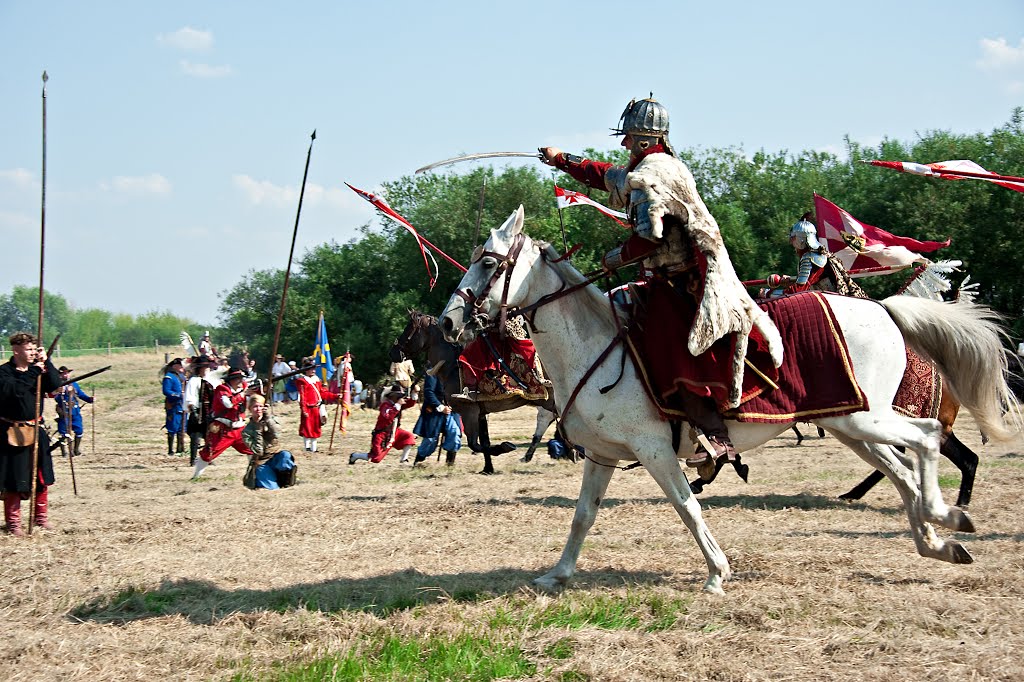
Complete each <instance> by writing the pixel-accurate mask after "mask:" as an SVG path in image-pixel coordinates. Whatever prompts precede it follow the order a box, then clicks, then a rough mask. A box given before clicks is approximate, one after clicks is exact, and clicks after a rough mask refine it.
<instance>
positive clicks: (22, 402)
mask: <svg viewBox="0 0 1024 682" xmlns="http://www.w3.org/2000/svg"><path fill="white" fill-rule="evenodd" d="M10 344H11V351H12V354H11V359H10V360H9V361H8V362H6V363H4V364H2V365H0V494H2V495H3V499H4V519H5V520H6V521H7V532H8V533H10V534H11V535H14V536H16V537H20V536H21V535H22V530H21V501H22V500H27V499H28V498H29V497H30V496H31V494H32V453H33V452H35V440H34V439H35V438H39V439H42V440H41V442H40V446H39V460H38V468H37V476H38V480H37V481H36V499H35V512H36V525H38V526H39V527H41V528H50V527H51V526H50V523H49V521H48V519H47V487H48V486H50V485H53V460H52V459H51V458H50V443H49V437H48V436H47V434H46V431H44V430H43V429H42V428H40V426H41V423H42V417H41V415H42V405H41V404H40V405H36V378H37V377H39V376H40V375H42V396H45V395H46V394H47V393H49V392H52V391H54V390H56V389H57V387H58V386H59V385H60V374H58V372H57V369H56V368H55V367H54V366H53V363H51V362H50V360H49V359H48V358H47V357H46V350H45V349H44V348H42V347H41V346H40V345H39V341H38V339H36V337H34V336H32V335H31V334H28V333H26V332H19V333H17V334H15V335H14V336H12V337H11V338H10ZM41 402H42V401H41V400H40V403H41ZM37 408H38V413H39V415H40V419H39V422H38V423H37V422H36V413H37ZM33 427H34V428H33ZM33 436H34V438H33Z"/></svg>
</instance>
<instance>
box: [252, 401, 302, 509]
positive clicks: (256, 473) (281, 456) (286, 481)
mask: <svg viewBox="0 0 1024 682" xmlns="http://www.w3.org/2000/svg"><path fill="white" fill-rule="evenodd" d="M278 432H279V429H278V423H277V419H275V418H274V416H273V415H272V414H270V412H269V411H267V407H266V400H265V399H264V398H263V396H260V395H254V396H250V397H249V423H248V424H246V426H245V429H244V430H243V431H242V441H243V442H245V444H246V445H248V446H249V449H251V450H252V455H251V456H250V457H249V468H248V469H246V471H245V476H244V477H243V478H242V484H243V485H245V487H246V488H252V489H256V488H266V489H267V490H277V489H279V488H287V487H289V486H293V485H295V474H296V473H297V472H298V467H297V466H296V465H295V458H294V457H292V453H290V452H288V451H287V450H280V449H278V444H277V439H278Z"/></svg>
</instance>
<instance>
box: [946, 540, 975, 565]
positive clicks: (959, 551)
mask: <svg viewBox="0 0 1024 682" xmlns="http://www.w3.org/2000/svg"><path fill="white" fill-rule="evenodd" d="M949 547H950V549H951V550H952V563H954V564H973V563H974V557H972V556H971V553H970V552H968V551H967V548H966V547H964V546H963V545H961V544H960V543H959V542H951V543H950V545H949Z"/></svg>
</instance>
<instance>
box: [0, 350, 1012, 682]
mask: <svg viewBox="0 0 1024 682" xmlns="http://www.w3.org/2000/svg"><path fill="white" fill-rule="evenodd" d="M109 361H110V358H107V357H106V356H97V357H86V358H77V359H76V360H75V363H74V364H73V365H72V366H73V367H75V368H76V370H77V371H78V372H84V371H88V370H90V369H93V368H95V367H99V366H102V365H106V364H109ZM113 361H114V363H115V368H114V369H113V370H112V371H110V372H108V373H107V374H104V375H102V376H100V377H97V379H101V381H100V380H97V381H96V382H95V387H96V389H97V390H98V391H99V402H98V407H97V410H96V438H95V452H93V450H92V447H91V442H90V437H89V431H90V413H89V408H86V410H85V418H86V419H85V421H86V441H85V454H84V456H83V457H81V458H79V459H76V460H75V471H76V474H77V482H78V495H77V496H75V495H74V494H73V492H72V482H71V475H70V472H69V469H68V463H67V461H66V460H65V461H58V462H57V463H56V467H57V476H58V482H57V485H56V486H55V487H54V488H53V489H52V491H51V517H52V520H53V521H54V523H55V524H56V529H55V530H52V531H39V530H38V529H37V530H36V532H35V533H34V534H33V536H32V537H31V538H28V539H25V540H17V539H14V538H11V537H8V536H3V537H0V551H2V552H3V564H2V566H3V568H2V569H0V620H2V622H3V623H4V627H5V635H4V637H3V639H2V643H0V679H3V680H9V681H13V680H88V681H89V682H100V681H105V680H322V679H352V680H358V679H367V680H447V679H454V680H492V679H509V680H559V681H564V682H572V681H580V680H594V681H611V680H705V679H712V680H849V679H857V680H886V681H888V680H899V679H907V680H1020V679H1024V655H1022V654H1021V652H1022V651H1024V552H1022V548H1024V523H1022V518H1024V514H1022V511H1021V501H1020V500H1021V490H1022V488H1024V454H1022V453H1024V450H1022V447H1021V443H1019V442H1017V443H1011V444H1009V445H988V446H982V445H981V443H980V438H979V436H978V434H977V432H976V431H975V430H974V429H973V426H972V423H971V421H970V418H969V416H966V415H965V416H964V418H963V421H962V423H961V424H958V427H959V428H958V435H959V436H960V438H961V440H963V441H964V442H965V443H966V444H967V445H969V446H970V447H972V448H974V449H975V450H976V451H977V452H978V453H979V454H980V455H981V458H982V465H981V467H980V470H979V474H978V482H977V485H976V487H975V495H974V501H973V503H972V505H971V513H972V516H973V518H974V521H975V523H976V525H977V528H978V533H977V534H975V535H971V536H968V535H964V536H958V537H960V539H962V540H964V541H966V542H967V546H968V547H969V549H970V550H971V551H972V553H973V554H974V556H975V559H976V563H974V564H973V565H969V566H952V565H948V564H943V563H938V562H935V561H932V560H928V559H922V558H920V557H918V556H917V554H916V553H915V551H914V547H913V542H912V541H911V539H910V536H909V532H908V526H907V522H906V517H905V515H904V513H903V511H902V509H901V506H900V501H899V497H898V495H897V494H896V491H895V490H894V489H893V488H892V486H891V485H889V484H887V483H886V484H883V485H880V486H878V487H877V488H876V489H875V490H874V491H872V492H871V493H870V494H869V495H868V497H867V498H866V499H865V500H864V501H863V502H861V503H853V504H848V503H843V502H839V501H837V500H836V499H835V496H836V495H837V494H838V493H841V492H843V491H845V490H847V489H848V488H850V487H851V486H852V485H853V484H854V483H855V482H857V481H859V480H860V478H861V477H862V476H863V475H864V474H866V473H867V471H866V470H865V465H864V464H863V463H861V462H860V460H858V459H857V458H856V457H855V456H853V455H852V454H851V453H848V452H847V451H845V450H844V449H843V448H841V447H840V446H839V444H838V443H837V442H836V440H835V439H833V438H826V439H824V440H818V439H817V438H816V437H811V438H808V439H807V440H806V441H804V444H803V445H802V446H801V447H796V446H795V439H794V438H793V436H792V435H791V434H788V433H787V434H786V435H784V436H783V437H781V438H779V439H777V440H775V441H773V442H771V443H769V444H768V445H767V446H766V447H764V448H763V449H762V450H761V451H760V452H757V453H751V454H749V455H747V456H746V461H747V462H748V463H749V464H750V465H751V482H750V483H749V484H744V483H742V482H741V481H739V480H738V479H737V478H736V477H735V476H734V475H733V474H732V473H731V472H729V471H723V473H722V476H721V477H720V480H719V481H717V482H716V483H715V484H714V485H713V486H711V487H710V488H709V489H708V490H706V491H705V492H704V493H703V494H702V495H701V496H700V499H701V504H702V507H703V509H704V514H705V516H706V519H707V521H708V524H709V526H710V528H711V530H712V532H713V533H714V534H715V535H716V537H717V539H718V541H719V543H720V544H721V546H722V548H723V549H724V550H725V552H726V554H727V555H728V557H729V559H730V561H731V562H732V568H733V571H734V574H735V575H734V578H733V580H731V581H729V582H727V583H726V585H725V589H726V596H724V597H713V596H708V595H705V594H703V593H702V592H701V585H702V584H703V581H704V579H705V577H706V566H705V565H704V561H703V559H702V557H701V555H700V553H699V551H698V549H697V546H696V544H695V543H694V542H693V540H692V539H691V538H690V536H689V534H688V533H687V532H686V530H685V528H684V527H683V525H682V523H681V522H680V520H679V519H678V517H677V516H676V514H675V513H674V511H673V510H672V509H671V507H669V506H668V505H667V504H666V503H665V502H664V499H663V496H662V495H661V493H660V491H659V489H658V488H657V486H656V484H655V483H654V481H653V479H651V478H650V477H649V476H647V475H646V474H645V473H644V472H643V470H634V471H628V472H618V473H617V474H616V476H615V478H614V479H613V480H612V484H611V487H610V489H609V492H608V499H607V501H606V502H605V504H604V505H603V509H602V511H601V514H600V515H599V516H598V519H597V523H596V524H595V526H594V529H593V531H592V533H591V535H590V536H589V538H588V540H587V542H586V545H585V547H584V550H583V554H582V557H581V560H580V566H579V569H580V570H579V574H578V576H577V577H576V579H575V580H574V582H573V583H572V584H571V586H570V587H569V588H568V589H567V590H566V591H565V592H563V593H562V594H560V595H557V596H551V595H547V594H542V593H538V592H536V591H535V590H533V589H531V586H530V580H531V578H533V577H535V576H537V575H540V574H541V573H543V572H545V571H546V570H547V569H548V568H550V567H551V566H552V565H553V564H554V563H555V561H557V559H558V556H559V552H560V551H561V548H562V544H563V542H564V540H565V537H566V534H567V532H568V528H569V523H570V520H571V518H572V514H573V506H574V504H575V499H576V495H577V493H578V490H579V471H578V467H577V466H576V465H573V464H570V463H562V462H555V461H553V460H551V459H549V458H548V457H547V455H546V454H545V453H544V452H543V450H542V451H540V452H539V453H538V457H537V458H536V459H535V460H534V462H533V463H531V464H522V463H520V462H519V461H518V458H519V455H518V454H516V453H511V454H510V455H505V456H502V457H499V458H497V459H496V460H495V466H496V468H497V469H498V471H499V473H498V474H497V475H495V476H490V477H485V476H480V475H478V474H477V472H478V471H479V470H480V468H481V461H480V459H479V458H478V457H475V456H473V455H471V454H466V451H465V450H463V451H462V452H460V454H459V458H458V462H457V464H456V466H454V467H452V468H445V467H444V466H443V463H441V464H438V463H436V462H434V461H433V459H431V461H430V465H429V466H428V467H426V468H423V469H416V470H413V469H410V468H409V466H408V465H400V464H399V463H398V458H397V456H395V455H394V454H392V455H390V456H389V457H388V458H387V459H386V460H385V461H384V462H383V463H381V464H379V465H368V464H366V463H359V464H358V465H355V466H349V465H348V463H347V454H348V453H349V452H350V451H352V450H355V449H365V448H366V446H367V444H368V441H369V433H370V430H371V428H372V426H373V420H374V418H375V415H374V414H371V413H370V412H366V411H357V413H356V414H355V415H354V418H353V419H352V421H351V424H350V428H349V432H348V434H347V435H345V436H338V437H336V440H335V445H334V454H333V455H332V454H329V453H327V452H326V450H327V438H325V439H324V440H323V441H322V450H323V452H320V453H317V454H315V455H310V454H307V453H304V452H301V450H302V441H301V439H300V438H299V437H298V435H297V426H296V424H297V415H296V411H297V410H296V408H295V407H294V406H284V407H280V408H278V411H277V412H278V415H279V417H280V418H281V419H282V421H283V422H284V425H285V429H286V431H287V432H288V433H289V434H290V435H289V437H288V438H287V439H286V445H288V446H290V447H291V448H292V450H293V452H294V451H295V450H299V451H300V452H299V453H298V454H297V457H296V458H297V460H298V462H299V467H300V469H299V484H298V485H297V486H295V487H294V488H290V489H287V490H284V491H280V492H268V491H250V490H247V489H245V488H243V486H242V484H241V478H242V474H243V472H244V470H245V461H244V459H245V458H244V457H242V456H240V455H238V454H236V453H234V452H233V451H229V452H228V453H227V454H225V455H223V456H222V457H220V458H219V459H218V460H217V461H216V463H215V464H214V465H213V466H211V467H210V468H209V469H207V471H206V473H205V474H204V476H203V478H202V479H201V480H200V481H199V482H195V483H193V482H190V481H189V476H190V474H191V470H190V468H189V467H188V462H187V456H186V457H185V458H180V457H169V456H167V455H166V454H164V450H165V439H164V435H163V432H162V431H161V430H160V427H161V425H162V423H163V413H162V402H161V398H160V396H159V383H158V377H157V374H156V373H157V370H158V367H159V365H160V358H159V357H157V356H156V355H155V354H150V355H137V356H121V357H115V358H113ZM90 385H91V382H88V381H87V382H86V388H87V389H89V387H90ZM90 390H91V389H90ZM534 415H535V413H534V412H533V411H532V410H529V409H524V410H520V411H516V412H512V413H507V414H506V415H498V416H495V417H494V418H493V419H492V427H491V431H492V436H493V438H494V439H496V440H503V439H508V440H512V441H514V442H517V443H520V444H525V443H526V442H528V441H529V436H530V433H531V432H532V429H533V424H534ZM414 419H415V414H409V415H407V416H406V418H405V420H404V423H405V424H406V425H407V426H411V425H412V423H413V422H414ZM805 433H807V434H812V433H813V428H812V427H808V428H806V429H805ZM521 450H522V448H521ZM521 450H520V452H521ZM941 473H942V479H941V480H942V485H943V489H944V493H945V495H946V498H947V500H952V499H954V498H955V496H956V486H957V484H958V482H959V476H958V475H957V472H956V471H955V469H953V467H952V466H951V465H949V464H948V463H947V462H945V461H943V465H942V467H941ZM944 532H945V531H944Z"/></svg>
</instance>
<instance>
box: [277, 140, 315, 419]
mask: <svg viewBox="0 0 1024 682" xmlns="http://www.w3.org/2000/svg"><path fill="white" fill-rule="evenodd" d="M315 140H316V130H315V129H314V130H313V134H312V135H310V136H309V150H308V151H307V152H306V169H305V170H304V171H303V172H302V187H301V188H300V189H299V207H298V209H297V210H296V211H295V227H294V228H293V229H292V247H291V249H290V250H289V251H288V267H287V269H285V271H284V287H283V288H282V290H281V307H280V308H279V309H278V311H277V327H276V328H275V329H274V345H273V347H272V348H271V350H270V371H269V372H267V376H270V377H273V376H274V362H275V360H276V358H277V348H278V344H279V343H280V341H281V323H282V322H284V304H285V301H286V300H288V281H289V280H290V279H291V275H292V258H293V257H294V255H295V238H296V237H297V236H298V234H299V216H300V215H302V197H303V195H304V194H305V193H306V178H307V177H308V176H309V159H310V157H311V156H312V155H313V142H314V141H315ZM268 395H269V396H270V400H268V401H267V405H268V406H269V407H270V409H271V412H273V408H274V391H273V389H271V390H270V391H269V392H268Z"/></svg>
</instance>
